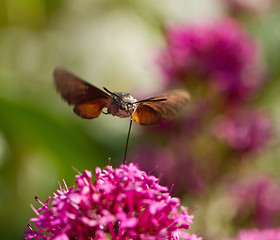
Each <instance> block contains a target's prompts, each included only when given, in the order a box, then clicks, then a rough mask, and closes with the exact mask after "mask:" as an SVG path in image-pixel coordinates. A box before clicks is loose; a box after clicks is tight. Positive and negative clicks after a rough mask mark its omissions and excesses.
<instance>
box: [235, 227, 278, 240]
mask: <svg viewBox="0 0 280 240" xmlns="http://www.w3.org/2000/svg"><path fill="white" fill-rule="evenodd" d="M230 240H280V228H268V229H262V230H260V229H249V230H242V231H240V233H239V234H238V235H237V237H236V238H232V239H230Z"/></svg>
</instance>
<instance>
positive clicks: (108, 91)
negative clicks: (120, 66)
mask: <svg viewBox="0 0 280 240" xmlns="http://www.w3.org/2000/svg"><path fill="white" fill-rule="evenodd" d="M103 89H104V90H105V91H106V92H107V93H110V94H111V95H113V96H115V97H117V98H118V99H120V100H121V101H122V102H123V100H122V98H121V97H120V96H118V95H117V94H115V93H113V92H111V91H110V90H108V89H107V88H105V87H103Z"/></svg>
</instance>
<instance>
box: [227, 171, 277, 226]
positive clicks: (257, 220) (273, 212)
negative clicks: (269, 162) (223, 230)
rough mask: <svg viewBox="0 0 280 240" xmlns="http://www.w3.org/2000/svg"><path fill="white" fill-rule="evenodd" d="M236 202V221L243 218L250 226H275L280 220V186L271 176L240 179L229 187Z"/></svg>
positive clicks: (230, 196) (233, 200)
mask: <svg viewBox="0 0 280 240" xmlns="http://www.w3.org/2000/svg"><path fill="white" fill-rule="evenodd" d="M228 196H229V198H230V199H231V200H232V202H233V203H234V205H235V206H234V208H235V209H236V215H235V216H234V218H235V219H236V221H238V219H242V220H243V222H244V220H245V221H246V222H247V225H248V226H255V227H275V226H278V224H279V220H280V186H279V182H277V181H275V180H274V179H273V178H271V177H267V176H262V177H258V178H255V179H251V180H247V181H244V180H240V181H238V182H236V183H235V184H233V185H232V186H231V187H230V188H229V192H228Z"/></svg>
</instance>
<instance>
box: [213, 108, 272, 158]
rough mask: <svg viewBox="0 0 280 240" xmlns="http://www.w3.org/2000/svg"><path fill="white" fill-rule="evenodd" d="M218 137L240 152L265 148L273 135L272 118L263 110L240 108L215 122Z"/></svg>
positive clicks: (214, 128) (215, 132) (214, 129)
mask: <svg viewBox="0 0 280 240" xmlns="http://www.w3.org/2000/svg"><path fill="white" fill-rule="evenodd" d="M213 131H214V134H215V135H216V137H217V138H219V139H220V140H222V141H224V142H225V143H226V144H227V145H228V146H229V147H230V148H232V149H233V150H234V151H237V152H239V153H245V152H253V151H256V150H260V149H263V148H264V146H266V145H267V143H268V141H269V140H270V138H271V136H272V123H271V120H270V119H269V118H268V116H266V115H265V114H263V113H262V112H257V111H252V110H250V109H239V110H237V111H232V112H230V113H229V114H227V115H225V116H222V117H219V118H217V119H216V121H214V123H213Z"/></svg>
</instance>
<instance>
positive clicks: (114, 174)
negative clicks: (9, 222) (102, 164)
mask: <svg viewBox="0 0 280 240" xmlns="http://www.w3.org/2000/svg"><path fill="white" fill-rule="evenodd" d="M95 174H96V180H95V182H94V183H93V184H92V183H91V179H92V175H91V172H90V171H87V170H86V171H85V172H84V173H83V174H81V175H77V176H76V178H77V180H76V187H75V186H72V187H71V188H69V189H68V188H67V186H66V185H65V188H61V189H60V190H58V191H57V193H55V194H54V199H53V200H52V202H51V197H49V198H48V200H47V201H46V203H42V202H40V201H39V200H38V199H36V200H37V201H38V202H39V203H40V204H41V205H42V206H41V207H40V208H39V209H38V210H36V209H35V208H34V207H33V209H34V212H35V213H36V214H37V217H34V218H31V219H30V221H31V222H34V224H35V226H36V227H37V228H38V230H35V229H33V228H32V227H31V226H30V225H28V227H29V229H28V230H26V231H25V235H26V236H27V237H26V239H32V238H33V239H46V240H48V239H56V240H57V239H59V240H70V239H79V240H88V239H103V240H105V239H116V240H121V239H151V240H152V239H186V240H201V238H199V237H197V236H196V235H195V234H188V233H186V232H185V231H183V230H186V229H189V228H190V225H191V224H192V222H193V216H192V215H190V214H189V213H188V211H186V210H185V208H184V207H183V206H181V205H180V200H179V199H178V198H172V197H171V196H170V195H169V193H168V189H167V187H163V186H161V185H159V184H158V179H157V178H156V177H154V176H152V175H151V176H148V175H147V174H146V173H145V172H143V171H140V170H139V169H138V167H137V166H136V165H134V164H129V165H121V166H120V167H119V168H116V169H113V168H112V167H111V166H107V167H106V168H105V169H104V170H103V171H102V170H101V169H100V168H96V169H95Z"/></svg>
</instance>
